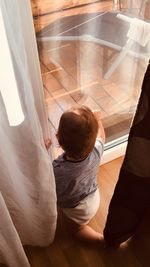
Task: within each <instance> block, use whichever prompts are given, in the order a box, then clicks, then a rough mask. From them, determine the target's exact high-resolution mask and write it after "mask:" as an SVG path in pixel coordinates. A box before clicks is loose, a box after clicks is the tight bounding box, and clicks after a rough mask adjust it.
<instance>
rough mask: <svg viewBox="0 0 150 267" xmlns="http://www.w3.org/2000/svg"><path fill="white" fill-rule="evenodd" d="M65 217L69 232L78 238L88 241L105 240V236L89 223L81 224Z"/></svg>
mask: <svg viewBox="0 0 150 267" xmlns="http://www.w3.org/2000/svg"><path fill="white" fill-rule="evenodd" d="M64 219H65V222H66V225H67V229H68V230H69V232H70V233H71V234H72V235H73V236H74V237H76V238H78V239H79V240H82V241H88V242H90V243H91V242H93V243H96V242H100V241H102V240H103V236H102V235H101V234H100V233H98V232H96V231H95V230H94V229H92V228H91V227H90V226H89V225H79V224H77V223H76V222H74V221H72V220H71V219H69V218H67V217H66V216H65V215H64Z"/></svg>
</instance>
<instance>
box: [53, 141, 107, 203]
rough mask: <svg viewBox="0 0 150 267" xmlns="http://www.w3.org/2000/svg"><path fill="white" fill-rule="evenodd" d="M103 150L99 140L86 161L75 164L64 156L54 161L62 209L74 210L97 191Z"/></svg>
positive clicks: (59, 201) (57, 190)
mask: <svg viewBox="0 0 150 267" xmlns="http://www.w3.org/2000/svg"><path fill="white" fill-rule="evenodd" d="M103 149H104V145H103V143H102V142H101V140H100V139H97V140H96V143H95V147H94V148H93V150H92V152H91V153H90V154H89V155H88V157H87V158H86V159H84V160H82V161H78V162H73V161H69V160H67V159H66V158H65V154H62V155H61V156H59V157H58V158H57V159H56V160H54V161H53V169H54V175H55V180H56V192H57V202H58V205H59V206H60V207H61V208H73V207H75V206H77V205H78V204H79V202H80V201H81V200H82V199H83V198H85V197H86V196H88V195H89V194H91V193H93V192H94V191H96V189H97V182H96V175H97V172H98V167H99V164H100V160H101V156H102V153H103Z"/></svg>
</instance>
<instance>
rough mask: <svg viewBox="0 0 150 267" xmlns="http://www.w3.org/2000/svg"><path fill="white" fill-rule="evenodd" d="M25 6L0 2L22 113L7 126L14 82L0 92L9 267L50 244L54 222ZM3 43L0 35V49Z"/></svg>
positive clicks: (1, 216) (0, 183) (0, 247)
mask: <svg viewBox="0 0 150 267" xmlns="http://www.w3.org/2000/svg"><path fill="white" fill-rule="evenodd" d="M29 7H30V6H29V0H22V1H20V0H8V1H5V0H0V10H1V14H2V18H3V22H4V26H5V27H4V28H5V33H6V36H7V41H8V47H9V52H10V55H11V60H12V66H13V72H14V76H15V80H16V84H17V89H18V94H19V95H18V97H19V99H20V102H21V103H20V104H21V109H22V112H23V114H24V120H23V121H22V122H21V123H20V124H19V125H16V126H10V121H9V116H8V115H10V116H11V113H10V114H8V110H9V109H8V105H9V104H8V102H10V103H11V104H12V106H13V104H14V102H13V101H14V98H15V97H14V98H13V96H12V94H13V83H12V84H11V83H9V86H7V87H6V88H4V87H3V88H0V92H2V91H3V92H4V91H5V90H6V91H7V92H10V94H7V97H6V98H7V100H9V101H6V99H5V97H4V94H3V93H0V262H4V263H6V264H8V265H9V266H11V267H29V266H30V265H29V262H28V260H27V258H26V256H25V253H24V250H23V247H22V245H23V244H30V245H36V246H37V245H39V246H45V245H48V244H50V243H51V242H52V241H53V238H54V234H55V228H56V218H57V211H56V193H55V181H54V175H53V170H52V165H51V161H50V158H49V156H48V154H47V152H46V150H45V147H44V144H43V135H44V137H47V135H48V130H47V125H46V116H45V111H44V104H43V95H42V86H41V80H40V78H39V69H38V68H39V67H38V60H37V55H36V46H35V39H34V36H33V25H32V24H31V17H30V15H31V14H30V12H31V11H30V10H29ZM22 11H23V13H22ZM27 14H28V15H29V17H28V15H27ZM31 29H32V30H31ZM27 32H28V33H30V38H28V39H27V38H26V36H25V34H26V33H27ZM2 41H4V39H2V35H1V33H0V50H1V49H2V46H1V44H2ZM34 48H35V49H34ZM33 49H34V53H30V56H29V52H31V51H32V52H33ZM29 50H30V51H29ZM35 55H36V56H35ZM5 63H6V62H5ZM4 65H5V67H6V64H4V62H2V60H1V59H0V80H1V81H2V80H4V79H10V75H9V74H10V72H9V71H8V75H6V71H5V68H3V66H4ZM4 71H5V75H4ZM4 84H5V83H3V85H4ZM0 85H1V86H2V83H0ZM2 89H3V90H2ZM33 90H34V91H33ZM8 98H9V99H8ZM9 112H10V110H9ZM11 112H12V113H13V108H12V110H11ZM14 112H15V105H14ZM18 112H19V111H18ZM18 116H19V113H18Z"/></svg>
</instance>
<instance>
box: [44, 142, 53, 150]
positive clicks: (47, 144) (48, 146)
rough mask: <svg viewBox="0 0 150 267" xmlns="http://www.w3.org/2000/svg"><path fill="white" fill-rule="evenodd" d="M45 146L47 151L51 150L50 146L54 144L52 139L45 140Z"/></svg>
mask: <svg viewBox="0 0 150 267" xmlns="http://www.w3.org/2000/svg"><path fill="white" fill-rule="evenodd" d="M44 144H45V147H46V149H47V150H49V148H50V146H51V144H52V141H51V139H46V140H44Z"/></svg>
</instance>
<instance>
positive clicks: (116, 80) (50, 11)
mask: <svg viewBox="0 0 150 267" xmlns="http://www.w3.org/2000/svg"><path fill="white" fill-rule="evenodd" d="M35 2H37V3H38V0H37V1H35ZM83 2H84V5H83ZM92 2H94V1H78V5H77V4H73V3H74V1H55V4H54V2H53V4H52V1H49V4H46V1H42V3H41V1H39V5H40V3H41V6H40V8H39V9H38V11H37V9H35V6H34V5H33V6H32V7H33V15H34V22H35V30H36V34H37V42H38V47H39V57H40V63H41V72H42V78H43V84H44V92H45V98H46V103H47V110H48V114H49V122H50V126H51V129H52V131H53V133H55V131H56V130H57V127H58V122H59V118H60V116H61V114H62V112H63V111H64V110H66V109H68V108H69V107H71V106H74V105H87V106H89V107H90V108H91V109H99V110H100V111H101V116H102V120H103V124H104V127H105V131H106V142H107V143H108V142H110V141H112V140H114V139H117V138H119V139H120V137H123V136H125V135H126V136H127V134H128V132H129V127H130V124H131V121H132V117H133V113H134V112H135V109H136V105H137V102H138V97H139V94H140V89H141V84H142V80H143V76H144V72H145V69H146V66H147V62H148V59H149V54H150V45H149V42H148V41H147V40H146V39H144V40H143V43H140V42H138V41H137V40H135V36H134V38H132V37H133V34H132V32H133V33H134V35H136V34H135V31H137V32H138V34H139V32H141V36H142V29H144V30H145V29H146V31H147V33H146V35H145V36H147V34H148V32H150V28H149V27H150V26H149V17H148V16H149V14H150V4H149V1H142V0H135V1H97V2H96V3H92ZM80 4H81V5H80ZM46 5H48V6H46ZM37 6H38V5H37ZM38 7H39V6H38ZM42 10H43V13H42ZM148 10H149V12H148ZM36 12H37V13H36ZM135 18H136V19H138V20H137V22H138V25H140V24H142V25H141V26H140V27H141V28H140V30H139V29H138V30H137V29H134V28H132V29H131V25H133V22H134V19H135ZM136 24H137V23H136ZM143 27H144V28H143ZM133 29H134V30H133ZM129 30H130V31H131V30H132V32H131V33H130V34H129ZM142 38H146V37H143V36H142ZM142 38H140V40H141V39H142Z"/></svg>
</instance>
